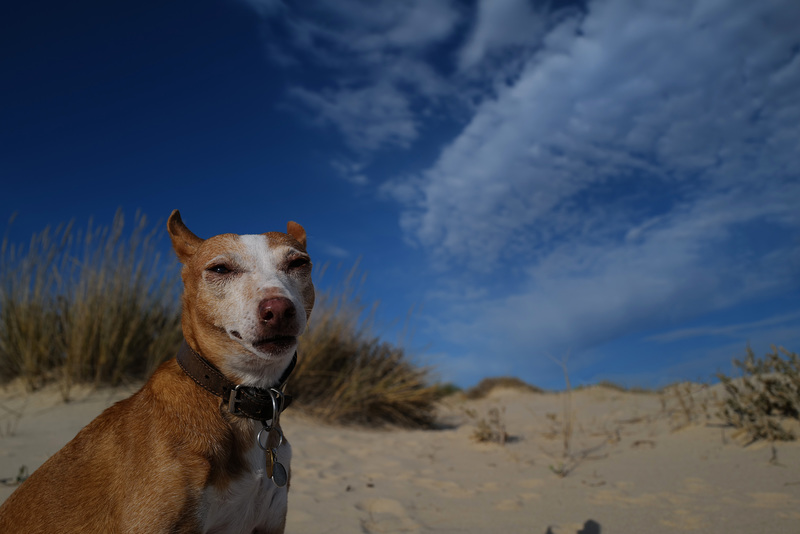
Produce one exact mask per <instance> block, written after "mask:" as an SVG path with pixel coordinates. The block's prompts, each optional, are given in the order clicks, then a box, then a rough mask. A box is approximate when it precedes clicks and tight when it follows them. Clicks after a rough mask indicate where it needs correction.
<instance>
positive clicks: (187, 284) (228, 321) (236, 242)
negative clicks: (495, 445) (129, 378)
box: [0, 210, 314, 534]
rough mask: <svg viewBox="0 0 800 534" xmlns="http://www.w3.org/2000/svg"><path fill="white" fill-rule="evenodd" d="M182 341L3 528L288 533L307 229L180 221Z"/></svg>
mask: <svg viewBox="0 0 800 534" xmlns="http://www.w3.org/2000/svg"><path fill="white" fill-rule="evenodd" d="M167 229H168V232H169V235H170V238H171V240H172V245H173V248H174V250H175V252H176V254H177V256H178V259H179V260H180V262H181V263H182V264H183V267H182V271H181V277H182V279H183V284H184V293H183V309H182V318H181V324H182V329H183V334H184V344H183V347H182V348H181V350H180V351H179V353H178V356H177V357H176V358H173V359H171V360H169V361H167V362H165V363H163V364H162V365H161V366H160V367H159V368H158V369H157V370H156V371H155V372H154V373H153V375H152V376H151V377H150V379H149V380H148V381H147V382H146V383H145V385H144V386H143V387H142V388H141V389H140V390H139V391H138V392H137V393H135V394H134V395H132V396H131V397H129V398H128V399H125V400H123V401H120V402H118V403H116V404H114V405H113V406H111V407H110V408H108V409H107V410H105V411H104V412H103V413H102V414H100V416H98V417H97V418H96V419H95V420H94V421H92V422H91V423H89V424H88V425H87V426H86V427H85V428H84V429H83V430H81V431H80V432H79V433H78V435H77V436H75V438H74V439H73V440H72V441H70V442H69V443H68V444H67V445H66V446H64V448H63V449H61V450H60V451H58V452H57V453H56V454H54V455H53V456H52V457H51V458H50V459H48V460H47V461H46V462H45V463H44V464H43V465H42V466H41V467H40V468H39V469H38V470H36V471H35V472H34V473H33V474H32V475H31V476H30V478H28V480H26V481H25V482H24V483H23V484H22V485H21V486H20V487H19V488H17V490H16V491H15V492H14V493H13V494H12V495H11V496H10V497H9V498H8V500H7V501H6V502H5V503H4V504H3V505H2V507H0V532H2V533H4V534H11V533H24V534H37V533H64V534H67V533H69V534H73V533H75V534H77V533H81V534H85V533H102V534H106V533H120V534H122V533H131V534H132V533H145V532H146V533H165V534H166V533H172V534H175V533H209V534H210V533H226V534H227V533H232V534H236V533H241V534H244V533H246V534H280V533H282V532H283V531H284V527H285V523H286V509H287V493H288V486H289V481H290V476H291V473H290V470H289V461H290V459H291V447H290V445H289V443H288V441H287V440H285V439H284V437H283V433H282V430H281V428H280V422H279V417H280V413H281V412H282V411H283V409H285V408H286V406H287V405H288V402H289V400H290V399H289V398H288V396H287V395H284V394H283V392H282V389H281V387H282V385H283V383H284V382H285V381H286V379H287V375H288V374H289V373H290V372H291V369H292V368H293V366H294V364H295V362H296V348H297V337H298V336H299V335H300V334H302V333H303V332H304V330H305V328H306V325H307V324H308V320H309V317H310V315H311V310H312V308H313V306H314V285H313V283H312V281H311V259H310V257H309V255H308V253H307V252H306V232H305V230H304V229H303V227H302V226H300V225H299V224H297V223H295V222H289V223H288V225H287V231H286V233H279V232H269V233H266V234H261V235H237V234H222V235H218V236H215V237H211V238H209V239H206V240H203V239H201V238H199V237H197V236H196V235H195V234H193V233H192V232H191V231H190V230H189V229H188V228H187V227H186V225H185V224H184V223H183V221H182V219H181V216H180V213H179V212H178V210H175V211H173V212H172V214H171V216H170V217H169V220H168V221H167Z"/></svg>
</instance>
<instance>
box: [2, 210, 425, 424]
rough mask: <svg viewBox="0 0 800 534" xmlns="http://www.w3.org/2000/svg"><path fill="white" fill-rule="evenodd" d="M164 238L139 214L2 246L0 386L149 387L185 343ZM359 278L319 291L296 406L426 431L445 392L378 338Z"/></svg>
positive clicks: (293, 385)
mask: <svg viewBox="0 0 800 534" xmlns="http://www.w3.org/2000/svg"><path fill="white" fill-rule="evenodd" d="M165 235H166V231H165V230H164V229H163V228H162V225H152V224H150V223H149V222H148V220H147V218H146V217H145V216H144V215H141V214H137V215H136V216H135V217H134V221H133V225H132V227H131V228H130V229H129V228H128V227H127V226H126V224H125V217H124V216H123V214H122V213H121V212H118V213H117V215H116V216H115V218H114V220H113V222H112V223H111V225H107V226H103V225H100V226H97V225H94V224H92V223H91V222H90V223H89V224H88V225H87V227H86V228H85V229H76V228H75V225H74V224H71V223H68V224H63V225H59V226H58V227H56V228H45V229H44V230H43V231H42V232H40V233H37V234H35V235H33V236H32V237H31V239H30V241H28V242H27V243H26V244H24V245H19V244H13V243H12V242H11V241H10V240H9V239H8V238H4V239H3V242H2V245H0V382H9V381H12V380H21V381H22V382H24V384H25V385H26V387H27V388H28V389H29V390H35V389H38V388H41V387H42V386H44V385H46V384H52V383H56V384H58V386H59V387H60V389H61V394H62V396H63V398H64V399H65V400H68V399H69V398H70V391H71V389H72V388H73V386H74V385H75V384H78V383H81V384H87V383H88V384H92V385H95V386H100V385H117V384H119V383H120V382H122V381H135V380H143V379H144V378H146V377H147V376H148V375H149V374H150V373H151V372H152V371H153V370H154V369H155V367H157V366H158V365H159V364H160V363H161V362H163V361H165V360H167V359H169V358H171V357H173V356H174V355H175V353H176V352H177V350H178V347H179V346H180V343H181V340H182V332H181V327H180V293H181V289H182V286H181V283H180V276H179V273H180V266H179V264H178V263H177V260H176V259H175V258H174V256H173V255H172V254H171V253H169V254H166V253H162V252H160V251H161V250H167V249H166V248H165V246H164V243H165V237H164V236H165ZM354 275H355V273H351V276H348V277H346V278H345V280H343V281H342V282H341V284H340V287H332V288H329V289H322V290H319V289H318V299H317V303H316V305H315V308H314V312H313V314H312V320H311V324H310V325H309V330H308V332H307V333H306V334H305V335H304V336H302V337H301V344H300V348H299V353H300V360H299V364H298V367H297V369H296V370H295V372H294V373H293V375H292V377H291V380H290V384H289V386H288V387H289V388H290V390H291V391H292V392H293V394H294V395H295V398H296V406H297V407H299V408H300V409H301V410H303V411H306V412H308V413H310V414H312V415H314V416H316V417H319V418H322V419H324V420H326V421H330V422H333V423H356V424H370V425H374V424H381V423H392V424H400V425H410V426H418V425H422V426H427V425H430V424H431V423H432V421H433V409H434V402H435V400H436V399H437V398H438V389H437V388H436V387H435V386H433V385H432V384H430V377H429V373H428V370H427V369H425V368H422V367H419V366H417V365H415V364H414V363H412V361H411V359H410V357H409V355H408V354H407V353H406V352H405V350H404V349H403V348H402V347H400V346H397V345H393V344H391V343H388V342H386V341H383V340H381V339H380V338H378V337H377V336H376V335H374V334H373V333H372V330H371V327H370V324H371V323H370V321H369V317H368V315H369V314H365V313H364V311H365V307H364V306H363V305H362V304H361V303H360V301H359V298H358V295H357V292H355V291H354V290H353V288H352V285H351V281H352V279H353V277H354Z"/></svg>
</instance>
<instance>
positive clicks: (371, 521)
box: [356, 499, 420, 534]
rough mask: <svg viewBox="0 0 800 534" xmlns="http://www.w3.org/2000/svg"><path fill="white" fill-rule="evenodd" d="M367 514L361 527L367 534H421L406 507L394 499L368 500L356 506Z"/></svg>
mask: <svg viewBox="0 0 800 534" xmlns="http://www.w3.org/2000/svg"><path fill="white" fill-rule="evenodd" d="M356 509H357V510H360V511H361V512H364V513H366V515H367V517H366V518H364V519H362V520H361V526H362V529H363V530H364V532H366V533H367V534H377V533H383V532H420V526H419V524H418V523H417V522H415V521H414V520H413V519H411V517H410V516H409V515H408V511H406V509H405V507H404V506H403V505H402V503H400V501H396V500H394V499H367V500H365V501H361V502H360V503H358V504H357V505H356Z"/></svg>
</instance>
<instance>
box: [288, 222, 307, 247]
mask: <svg viewBox="0 0 800 534" xmlns="http://www.w3.org/2000/svg"><path fill="white" fill-rule="evenodd" d="M286 233H287V234H289V235H290V236H292V237H293V238H295V240H297V242H298V243H300V244H301V245H303V248H306V230H305V228H303V227H302V226H300V225H299V224H297V223H296V222H294V221H289V222H288V223H287V224H286Z"/></svg>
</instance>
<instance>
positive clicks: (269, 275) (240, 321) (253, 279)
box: [218, 235, 306, 387]
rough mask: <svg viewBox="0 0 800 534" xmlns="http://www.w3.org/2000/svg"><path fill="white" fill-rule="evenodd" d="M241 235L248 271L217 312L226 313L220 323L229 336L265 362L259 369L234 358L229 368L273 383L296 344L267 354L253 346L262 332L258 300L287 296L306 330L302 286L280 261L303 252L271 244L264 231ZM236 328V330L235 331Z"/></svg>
mask: <svg viewBox="0 0 800 534" xmlns="http://www.w3.org/2000/svg"><path fill="white" fill-rule="evenodd" d="M238 237H239V240H240V242H241V243H242V244H243V245H245V249H246V251H247V253H246V254H245V257H241V258H238V259H239V261H240V262H241V263H242V264H243V265H242V267H243V268H244V269H245V272H244V273H243V274H242V275H241V276H239V277H237V278H236V280H235V281H234V282H232V284H234V286H233V287H232V292H233V295H232V298H230V299H228V302H227V303H226V308H227V309H226V310H225V311H226V313H224V314H218V317H224V321H225V324H219V325H218V326H220V327H222V328H224V329H225V330H226V331H227V332H228V335H229V336H230V338H231V339H233V340H234V341H236V342H237V343H239V344H240V345H242V347H243V349H245V350H246V351H247V352H249V353H251V354H255V355H257V356H258V357H259V358H261V359H262V360H263V365H261V366H259V367H258V368H256V369H253V368H251V367H241V368H236V362H237V359H236V358H231V359H229V360H228V362H230V363H229V365H231V367H232V368H231V369H226V371H233V372H234V373H235V374H236V375H238V376H242V377H243V380H242V383H243V384H244V385H248V386H257V387H265V386H270V385H273V384H274V383H275V382H276V381H277V379H278V377H280V376H281V374H282V373H283V371H284V369H286V366H287V365H288V364H289V361H290V360H291V358H292V355H293V354H294V352H295V350H296V347H291V348H289V349H287V350H285V351H284V352H283V353H281V354H277V355H274V354H273V355H268V354H263V353H261V352H259V351H258V349H256V348H255V347H254V346H253V344H252V343H253V342H254V341H256V339H257V338H258V332H259V318H258V315H257V311H258V304H259V302H260V301H261V299H262V298H263V297H264V295H265V294H267V293H268V294H269V295H270V296H280V297H285V298H288V299H289V300H290V301H291V302H292V304H293V305H294V307H295V310H296V316H297V320H298V321H299V331H298V335H299V334H302V333H303V332H304V331H305V328H306V312H305V306H304V302H303V297H302V292H301V291H302V287H301V286H300V282H299V281H298V280H297V279H296V278H294V277H292V276H291V275H290V274H289V273H287V272H286V271H284V270H282V269H281V265H282V264H283V263H284V262H285V261H286V258H287V256H289V255H290V254H291V253H292V252H295V253H297V254H303V253H302V252H301V251H297V250H295V249H293V248H291V247H288V246H286V245H279V246H277V247H271V246H270V244H269V241H268V239H267V238H266V237H265V236H263V235H241V236H238ZM233 332H236V335H234V334H233ZM228 362H226V363H228Z"/></svg>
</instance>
